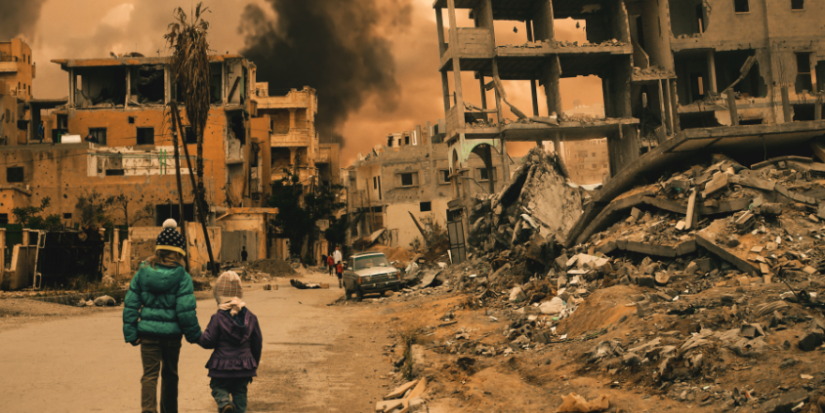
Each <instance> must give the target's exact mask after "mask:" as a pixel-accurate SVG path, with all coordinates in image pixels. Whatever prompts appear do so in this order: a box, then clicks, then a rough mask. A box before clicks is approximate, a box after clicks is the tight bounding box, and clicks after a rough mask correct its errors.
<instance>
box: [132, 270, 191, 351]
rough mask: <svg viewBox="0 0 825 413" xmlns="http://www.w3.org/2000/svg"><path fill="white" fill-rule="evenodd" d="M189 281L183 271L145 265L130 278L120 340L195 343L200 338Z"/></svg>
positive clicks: (187, 275) (189, 278) (188, 277)
mask: <svg viewBox="0 0 825 413" xmlns="http://www.w3.org/2000/svg"><path fill="white" fill-rule="evenodd" d="M194 293H195V289H194V288H193V286H192V277H190V276H189V274H187V273H186V270H185V269H184V268H183V267H166V266H163V265H159V264H158V265H156V266H155V268H152V266H151V265H149V264H146V263H144V264H143V265H142V266H141V267H140V269H139V270H138V272H137V274H135V276H134V277H132V283H131V284H130V285H129V292H127V293H126V299H125V300H124V308H123V336H124V338H125V339H126V342H127V343H131V342H133V341H135V340H137V339H138V338H139V337H152V338H171V339H180V337H181V335H185V336H186V341H188V342H190V343H194V342H197V341H198V338H199V337H200V335H201V326H200V324H198V317H197V312H196V311H195V309H196V308H197V303H196V301H195V294H194Z"/></svg>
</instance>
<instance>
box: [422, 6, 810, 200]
mask: <svg viewBox="0 0 825 413" xmlns="http://www.w3.org/2000/svg"><path fill="white" fill-rule="evenodd" d="M433 6H434V9H435V13H436V23H437V28H438V44H439V49H440V57H441V58H440V66H439V70H440V72H441V76H442V85H443V99H444V110H445V113H446V119H447V125H446V137H445V140H446V142H447V143H448V145H449V151H450V155H449V161H450V168H451V171H452V172H451V176H453V177H454V178H458V177H459V176H460V175H461V174H462V173H464V172H463V171H465V170H467V169H468V168H467V167H466V162H467V160H468V157H469V154H470V153H472V152H474V151H479V149H478V148H480V147H481V145H484V146H483V147H484V148H487V149H484V150H485V151H486V150H491V149H492V150H493V151H495V152H496V154H495V155H493V157H495V156H501V155H504V154H506V143H507V142H512V141H535V142H539V143H540V142H553V146H554V147H555V149H556V150H557V151H558V149H559V143H560V142H565V141H579V140H589V139H599V138H606V139H607V152H608V153H607V157H608V162H609V174H610V177H609V179H608V181H607V184H609V183H610V181H614V180H616V178H617V177H620V176H622V174H623V173H625V172H627V171H629V170H632V171H634V172H638V171H640V170H642V169H644V168H646V167H647V166H649V165H651V164H654V163H658V164H663V163H666V162H668V160H669V159H671V157H672V156H688V155H689V154H692V153H698V152H708V151H718V150H724V149H726V148H735V149H736V150H743V151H744V150H752V151H757V150H758V152H759V153H764V152H767V151H768V150H770V148H771V147H774V148H776V147H783V146H786V145H791V144H796V143H801V142H804V141H806V140H808V139H810V138H812V137H814V136H817V135H821V134H822V131H823V129H825V122H823V121H822V120H821V119H822V110H821V106H822V104H821V103H822V96H823V95H822V93H823V92H822V89H823V82H825V63H821V61H825V44H823V39H825V36H823V34H825V33H823V31H825V27H823V26H822V24H821V22H822V21H823V19H825V4H823V3H822V2H815V1H812V0H771V1H765V0H626V1H622V0H582V1H570V0H532V1H524V2H511V1H507V0H436V1H435V3H434V5H433ZM460 10H462V11H463V12H466V13H468V15H469V17H470V21H471V22H472V25H471V27H458V26H457V17H456V15H457V13H459V11H460ZM444 11H446V12H447V13H446V17H447V21H446V22H445V16H444ZM563 19H573V20H575V21H577V22H579V24H581V25H582V26H583V27H584V30H585V31H586V36H587V41H585V42H569V41H564V40H559V39H557V33H556V30H555V25H556V24H557V23H558V22H560V21H561V20H563ZM496 21H516V22H523V23H524V24H525V27H526V30H525V33H524V34H525V36H524V40H523V43H521V44H502V43H503V42H500V41H497V38H496V33H495V30H496V26H495V25H494V22H496ZM445 25H446V27H445ZM462 72H469V73H473V74H474V75H475V78H476V79H477V80H478V84H463V85H462V81H461V80H462V77H461V76H460V74H461V73H462ZM576 76H598V77H599V78H600V79H601V85H602V93H603V96H604V117H603V118H599V119H593V118H586V119H581V118H571V117H568V116H565V115H564V114H563V111H562V107H561V101H562V99H561V97H562V96H561V90H560V87H559V85H560V82H561V81H563V79H565V78H570V77H576ZM502 80H508V81H522V82H527V83H529V87H530V89H531V91H532V102H533V107H532V113H524V112H526V111H527V110H526V109H527V108H524V109H525V110H524V111H522V110H519V109H518V108H515V107H514V106H512V105H511V104H510V102H509V101H508V99H507V93H506V91H505V90H504V87H503V86H502ZM465 83H466V82H465ZM451 85H452V90H451ZM479 87H480V88H481V89H482V90H488V91H493V92H494V94H495V100H494V101H493V102H487V98H486V93H482V95H481V101H480V102H468V101H466V100H465V97H464V93H463V90H466V89H465V88H479ZM539 87H543V88H544V96H546V101H544V102H541V103H542V105H539V99H538V97H539V94H538V93H537V89H538V88H539ZM503 105H508V106H509V107H510V109H511V112H512V113H514V114H515V115H516V116H517V117H518V119H505V118H504V117H503V116H502V109H503ZM628 179H629V178H628ZM622 180H624V178H622ZM607 184H606V185H607ZM462 185H463V183H462V182H461V180H460V179H453V186H455V187H458V188H457V189H456V190H455V191H454V194H455V197H456V199H457V200H460V199H466V194H465V193H463V192H462V191H461V187H462ZM465 205H466V203H465ZM456 207H457V208H456V209H457V210H460V208H461V204H459V203H456Z"/></svg>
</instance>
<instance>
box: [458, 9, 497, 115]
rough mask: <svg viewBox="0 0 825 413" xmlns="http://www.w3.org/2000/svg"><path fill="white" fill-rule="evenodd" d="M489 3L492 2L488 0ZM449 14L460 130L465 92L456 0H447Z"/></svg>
mask: <svg viewBox="0 0 825 413" xmlns="http://www.w3.org/2000/svg"><path fill="white" fill-rule="evenodd" d="M487 1H488V2H489V1H490V0H487ZM447 6H448V10H447V13H448V15H449V18H450V43H451V44H452V46H450V49H451V55H452V58H453V79H454V80H453V84H454V87H455V106H456V108H455V109H456V115H457V117H458V128H459V129H464V90H463V89H462V87H461V62H459V60H460V59H459V58H458V53H457V52H458V49H459V46H458V27H457V23H456V17H455V0H447Z"/></svg>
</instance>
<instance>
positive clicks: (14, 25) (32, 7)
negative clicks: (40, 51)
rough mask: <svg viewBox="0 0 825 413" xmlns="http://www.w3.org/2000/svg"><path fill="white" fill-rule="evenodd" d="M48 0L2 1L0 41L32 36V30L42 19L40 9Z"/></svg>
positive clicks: (0, 5) (0, 7)
mask: <svg viewBox="0 0 825 413" xmlns="http://www.w3.org/2000/svg"><path fill="white" fill-rule="evenodd" d="M45 2H46V0H2V1H0V41H2V42H5V41H8V40H9V39H11V38H13V37H18V36H21V35H23V36H27V37H30V36H31V35H32V29H33V28H34V26H35V25H36V24H37V20H38V19H39V18H40V8H41V6H43V3H45Z"/></svg>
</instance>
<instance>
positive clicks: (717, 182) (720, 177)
mask: <svg viewBox="0 0 825 413" xmlns="http://www.w3.org/2000/svg"><path fill="white" fill-rule="evenodd" d="M729 176H730V175H728V174H725V173H718V174H716V175H714V176H713V179H711V180H710V182H708V183H707V184H706V185H705V190H704V191H703V192H702V198H707V197H709V196H711V195H713V194H714V193H716V192H717V191H719V190H720V189H722V188H725V187H727V186H728V177H729Z"/></svg>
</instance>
